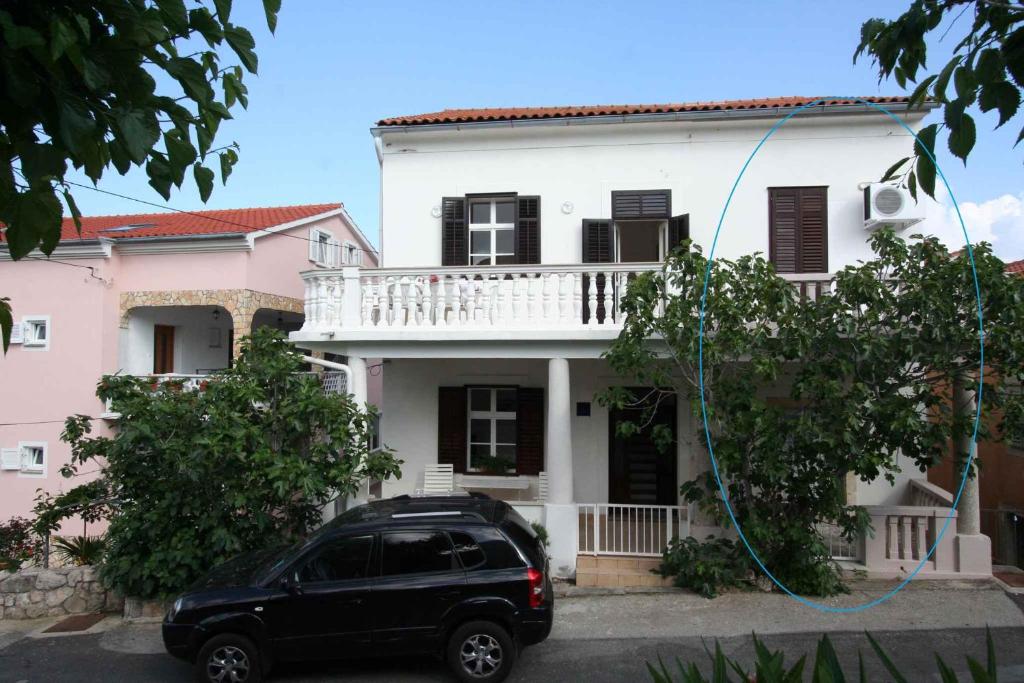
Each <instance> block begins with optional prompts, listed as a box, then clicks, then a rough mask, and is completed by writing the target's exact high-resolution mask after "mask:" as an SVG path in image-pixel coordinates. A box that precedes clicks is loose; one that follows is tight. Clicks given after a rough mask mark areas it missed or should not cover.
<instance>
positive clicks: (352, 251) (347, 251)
mask: <svg viewBox="0 0 1024 683" xmlns="http://www.w3.org/2000/svg"><path fill="white" fill-rule="evenodd" d="M341 260H342V263H344V264H345V265H346V266H358V265H360V264H361V263H362V258H361V253H360V249H359V247H357V246H356V245H355V244H353V243H352V242H348V241H346V242H345V245H344V246H343V247H342V256H341Z"/></svg>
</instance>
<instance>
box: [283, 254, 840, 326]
mask: <svg viewBox="0 0 1024 683" xmlns="http://www.w3.org/2000/svg"><path fill="white" fill-rule="evenodd" d="M662 267H663V264H661V263H601V264H586V263H584V264H574V265H536V266H471V267H461V266H460V267H436V268H374V269H360V268H359V267H358V266H347V267H344V268H341V269H337V270H314V271H308V272H306V273H303V274H302V277H303V280H304V281H305V286H306V294H305V322H304V324H303V326H302V331H303V332H318V331H330V330H334V329H341V328H344V329H351V330H373V329H378V330H383V329H396V330H397V329H407V328H412V329H424V328H427V329H442V328H445V329H448V328H492V329H493V328H498V329H544V328H565V327H570V328H571V327H575V328H580V329H588V328H595V329H600V328H609V327H621V326H622V324H623V322H624V320H623V314H622V312H621V310H620V302H621V299H622V297H623V295H624V294H625V292H626V287H627V285H628V282H629V280H630V279H631V278H633V277H635V276H636V275H637V274H639V273H645V272H652V271H660V270H661V269H662ZM783 277H785V278H786V279H787V280H790V281H791V282H793V285H794V287H795V288H796V289H797V290H798V292H799V293H800V294H801V296H804V297H807V298H812V299H816V298H818V297H819V296H822V295H824V294H826V293H827V292H828V290H829V288H830V286H831V285H830V283H831V275H829V274H827V273H810V274H786V275H783ZM656 313H657V312H656Z"/></svg>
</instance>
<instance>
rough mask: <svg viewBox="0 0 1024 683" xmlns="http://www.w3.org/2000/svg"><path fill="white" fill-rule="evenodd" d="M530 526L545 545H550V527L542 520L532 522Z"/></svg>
mask: <svg viewBox="0 0 1024 683" xmlns="http://www.w3.org/2000/svg"><path fill="white" fill-rule="evenodd" d="M530 526H531V527H532V528H533V533H535V534H537V538H539V539H540V542H541V543H543V544H544V547H545V548H547V547H548V528H547V527H546V526H544V525H543V524H541V523H540V522H530Z"/></svg>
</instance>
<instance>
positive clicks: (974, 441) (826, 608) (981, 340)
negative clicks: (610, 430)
mask: <svg viewBox="0 0 1024 683" xmlns="http://www.w3.org/2000/svg"><path fill="white" fill-rule="evenodd" d="M829 100H852V101H855V102H858V103H859V104H866V105H868V106H871V107H874V108H875V109H877V110H878V111H880V112H882V113H883V114H885V115H886V116H888V117H889V118H891V119H892V120H893V121H895V122H896V123H898V124H899V125H900V126H902V127H903V129H904V130H906V131H907V132H908V133H910V135H911V136H912V137H913V138H914V141H915V142H919V141H920V139H919V138H918V137H917V134H916V133H915V132H914V131H913V130H911V128H910V126H908V125H907V124H906V123H904V122H903V121H902V120H901V119H900V118H899V117H898V116H896V115H895V114H893V113H892V112H891V111H889V110H888V109H886V108H885V107H883V106H881V105H879V104H876V103H875V102H869V101H867V100H865V99H864V98H862V97H839V96H833V97H821V98H818V99H816V100H814V101H813V102H808V103H807V104H804V105H801V106H799V107H797V108H796V109H794V110H793V111H792V112H790V113H789V114H787V115H786V116H784V117H783V118H782V119H780V120H779V121H778V122H777V123H776V124H775V125H774V126H772V127H771V129H769V131H768V132H767V133H765V135H764V137H763V138H761V141H760V142H758V143H757V146H756V147H754V151H753V152H751V153H750V156H749V157H747V160H746V161H745V162H744V164H743V166H742V168H740V172H739V175H737V176H736V180H735V181H734V182H733V184H732V189H730V190H729V196H728V197H727V198H726V200H725V206H723V207H722V214H721V216H719V218H718V226H717V227H716V228H715V236H714V239H713V240H712V241H711V250H710V251H709V252H708V264H707V268H706V269H705V271H704V288H703V291H702V292H701V297H700V333H699V335H700V336H699V337H698V340H697V347H698V365H699V378H700V409H701V417H702V418H703V420H704V436H705V439H706V441H707V445H708V455H709V457H710V458H711V467H712V468H713V470H714V473H715V482H716V483H717V484H718V491H719V493H720V494H721V496H722V501H723V502H724V503H725V509H726V511H727V512H728V513H729V519H730V520H732V523H733V525H735V527H736V532H737V533H738V534H739V537H740V540H742V541H743V545H744V546H745V547H746V549H747V552H749V553H750V556H751V557H752V558H754V561H755V562H757V565H758V566H759V567H760V568H761V571H763V572H764V573H765V575H766V576H768V578H769V579H771V580H772V582H773V583H774V584H775V585H776V586H778V587H779V588H781V589H782V590H783V592H785V593H786V594H787V595H789V596H790V597H791V598H793V599H795V600H796V601H797V602H800V603H802V604H804V605H807V606H808V607H813V608H815V609H817V610H821V611H822V612H833V613H839V614H848V613H853V612H860V611H863V610H866V609H868V608H869V607H874V606H875V605H880V604H882V603H883V602H885V601H887V600H889V599H890V598H892V597H893V596H894V595H896V594H897V593H899V592H900V591H901V590H902V589H903V588H904V587H905V586H906V585H907V584H908V583H910V581H911V579H913V578H914V577H915V576H916V575H917V573H918V572H919V571H921V569H922V568H923V567H924V565H925V563H926V562H928V560H929V559H931V556H932V555H933V554H934V553H935V549H936V548H937V547H938V545H939V543H940V542H941V541H942V537H943V536H945V534H946V530H947V529H948V528H949V523H950V522H951V521H952V520H953V515H954V513H955V512H956V509H957V506H958V505H959V503H960V496H961V495H962V494H963V492H964V486H965V485H966V484H967V476H968V474H969V473H970V471H971V465H972V464H973V462H974V455H975V452H976V450H977V445H978V426H979V425H980V423H981V400H982V391H983V388H984V382H985V327H984V322H985V321H984V317H983V314H982V308H981V287H980V286H979V284H978V271H977V269H976V268H975V265H974V250H973V249H972V248H971V240H970V237H969V236H968V234H967V226H966V225H965V224H964V218H963V216H962V215H961V214H960V205H959V204H958V203H957V201H956V196H954V194H953V188H951V187H950V186H949V181H948V180H946V176H945V174H944V173H943V172H942V168H941V167H940V166H939V162H938V161H937V160H936V159H935V156H934V155H933V154H932V153H931V152H930V151H928V149H927V148H926V147H925V146H924V145H921V149H923V150H924V152H925V154H927V155H928V158H929V159H931V160H932V163H933V164H934V165H935V170H936V172H937V173H938V176H939V178H941V179H942V184H943V185H944V186H945V188H946V191H947V192H948V193H949V196H950V199H952V200H953V207H954V208H955V209H956V216H957V219H958V220H959V221H960V229H961V230H962V231H963V233H964V241H965V243H966V245H967V255H968V256H969V257H970V261H971V275H972V277H973V278H974V293H975V296H976V297H977V301H978V347H979V349H980V357H979V359H980V363H979V376H978V389H977V404H978V409H977V411H976V412H975V415H974V432H973V434H972V435H971V446H970V451H969V453H968V456H967V465H966V467H964V476H963V478H962V479H961V480H960V487H959V488H958V489H957V492H956V498H954V499H953V507H952V508H951V509H950V513H949V515H948V516H947V517H946V521H945V522H944V523H943V525H942V530H941V531H939V534H938V536H936V538H935V542H934V543H933V544H932V546H931V547H930V548H929V549H928V553H927V554H926V555H925V556H924V557H922V558H921V561H920V562H919V563H918V565H917V566H916V567H915V568H914V571H912V572H911V573H910V574H909V575H908V576H907V577H906V578H905V579H903V580H902V581H901V582H900V583H899V584H898V585H897V586H896V587H895V588H893V589H892V590H890V591H889V592H888V593H886V594H885V595H882V596H881V597H878V598H875V599H874V600H871V601H869V602H866V603H864V604H863V605H854V606H852V607H833V606H831V605H825V604H822V603H819V602H815V601H813V600H808V599H807V598H805V597H803V596H800V595H797V594H796V593H794V592H793V591H791V590H789V588H787V587H786V586H785V585H784V584H783V583H782V582H781V581H779V580H778V579H777V578H775V576H774V575H773V574H772V573H771V572H770V571H768V568H767V567H765V566H764V563H763V562H761V558H760V557H758V556H757V552H755V551H754V548H753V547H752V546H751V545H750V542H749V541H747V537H746V536H745V535H744V534H743V529H742V528H741V527H740V525H739V522H737V521H736V515H735V514H734V513H733V510H732V505H730V503H729V495H728V493H726V491H725V486H724V485H723V484H722V477H721V475H720V474H719V471H718V461H717V460H716V459H715V449H714V446H713V445H712V442H711V430H710V428H709V427H708V414H707V403H706V402H705V399H704V310H705V307H706V304H707V295H708V281H709V278H710V276H711V264H712V262H713V261H714V258H715V247H716V246H717V245H718V235H719V233H720V232H721V231H722V223H723V222H724V221H725V214H726V213H727V212H728V210H729V205H730V204H731V203H732V198H733V195H734V194H735V193H736V188H737V187H739V184H740V181H741V180H742V179H743V174H744V173H746V171H747V167H748V166H750V162H751V161H753V159H754V157H755V156H756V155H757V153H758V152H759V151H760V150H761V147H763V146H764V143H765V142H767V141H768V139H769V138H770V137H771V136H772V135H774V134H775V131H777V130H778V129H779V128H781V127H782V126H783V124H785V123H786V121H789V120H790V119H791V118H793V117H794V116H796V115H797V114H799V113H800V112H801V111H803V110H804V109H807V108H809V107H814V106H817V105H819V104H822V103H823V102H826V101H829Z"/></svg>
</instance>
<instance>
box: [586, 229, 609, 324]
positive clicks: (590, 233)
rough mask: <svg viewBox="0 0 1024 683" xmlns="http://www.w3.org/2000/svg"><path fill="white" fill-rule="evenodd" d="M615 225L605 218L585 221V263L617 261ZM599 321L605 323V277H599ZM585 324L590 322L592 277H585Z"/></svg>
mask: <svg viewBox="0 0 1024 683" xmlns="http://www.w3.org/2000/svg"><path fill="white" fill-rule="evenodd" d="M613 226H614V223H612V221H610V220H607V219H604V218H584V219H583V262H584V263H611V262H612V261H614V260H615V231H614V227H613ZM596 279H597V311H596V313H597V319H598V320H599V321H604V285H605V283H604V275H598V276H597V278H596ZM582 284H583V322H587V321H588V320H590V298H589V292H590V276H589V275H584V276H583V283H582Z"/></svg>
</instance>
